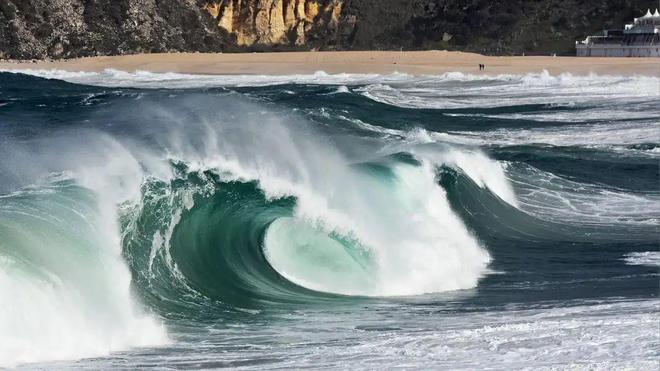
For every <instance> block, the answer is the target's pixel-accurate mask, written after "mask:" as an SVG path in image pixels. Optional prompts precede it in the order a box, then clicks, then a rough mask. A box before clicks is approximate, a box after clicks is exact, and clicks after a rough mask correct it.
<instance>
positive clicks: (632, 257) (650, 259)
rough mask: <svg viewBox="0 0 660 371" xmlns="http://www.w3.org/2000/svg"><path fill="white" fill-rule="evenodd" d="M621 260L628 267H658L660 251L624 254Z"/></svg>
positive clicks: (659, 265) (659, 264)
mask: <svg viewBox="0 0 660 371" xmlns="http://www.w3.org/2000/svg"><path fill="white" fill-rule="evenodd" d="M623 260H624V261H625V262H626V263H627V264H630V265H648V266H650V267H660V251H644V252H633V253H630V254H626V256H624V258H623Z"/></svg>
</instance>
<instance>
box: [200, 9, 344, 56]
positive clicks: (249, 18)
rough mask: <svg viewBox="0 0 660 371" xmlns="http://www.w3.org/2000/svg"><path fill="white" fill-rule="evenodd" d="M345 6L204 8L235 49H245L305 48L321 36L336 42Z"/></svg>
mask: <svg viewBox="0 0 660 371" xmlns="http://www.w3.org/2000/svg"><path fill="white" fill-rule="evenodd" d="M343 5H344V0H329V1H318V0H260V1H255V0H252V1H250V0H224V1H212V2H208V3H206V4H204V6H203V7H204V9H206V11H207V12H208V13H209V14H210V15H211V17H213V19H214V20H215V21H216V22H217V25H218V27H219V28H220V29H221V30H223V31H224V32H226V33H228V35H229V36H230V38H229V41H230V43H231V44H232V45H236V46H239V47H244V46H254V45H263V46H277V45H287V46H304V45H306V44H307V43H308V38H310V37H309V36H311V35H312V34H314V33H318V32H323V33H325V34H327V35H328V36H331V37H332V36H334V39H335V40H336V38H337V37H338V35H337V32H338V30H339V25H340V16H341V15H342V8H343ZM341 21H346V20H341ZM342 24H347V25H349V26H354V25H350V22H346V23H342Z"/></svg>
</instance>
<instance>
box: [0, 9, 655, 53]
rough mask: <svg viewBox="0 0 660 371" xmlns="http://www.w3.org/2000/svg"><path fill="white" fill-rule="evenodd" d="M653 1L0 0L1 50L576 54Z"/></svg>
mask: <svg viewBox="0 0 660 371" xmlns="http://www.w3.org/2000/svg"><path fill="white" fill-rule="evenodd" d="M654 5H656V4H655V0H547V1H545V0H544V1H541V0H0V58H15V59H32V58H36V59H41V58H48V57H50V58H69V57H78V56H91V55H110V54H128V53H149V52H172V51H200V52H219V51H237V52H240V51H278V50H356V49H396V50H399V49H404V50H418V49H450V50H466V51H477V52H482V53H489V54H513V53H522V52H526V53H528V54H530V53H539V54H547V53H553V52H554V53H558V54H562V53H572V52H573V50H574V49H573V48H574V41H575V40H576V39H579V38H582V37H584V36H585V35H588V34H593V33H594V32H597V31H598V30H600V29H602V28H607V27H612V28H616V29H620V28H621V26H622V24H623V23H624V22H626V21H630V20H631V19H632V17H633V16H638V15H639V14H641V13H640V12H641V10H642V9H646V8H648V7H653V6H654Z"/></svg>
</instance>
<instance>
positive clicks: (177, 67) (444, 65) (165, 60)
mask: <svg viewBox="0 0 660 371" xmlns="http://www.w3.org/2000/svg"><path fill="white" fill-rule="evenodd" d="M479 64H485V65H486V70H485V71H479V68H478V65H479ZM25 69H33V70H34V69H38V70H42V69H43V70H50V69H55V70H64V71H70V72H100V71H103V70H105V69H116V70H121V71H126V72H134V71H138V70H139V71H149V72H156V73H165V72H174V73H185V74H202V75H292V74H312V73H315V72H318V71H324V72H326V73H329V74H337V73H355V74H388V73H394V72H400V73H408V74H411V75H437V74H442V73H447V72H462V73H470V74H475V75H479V74H484V75H499V74H525V73H539V72H542V71H544V70H545V71H548V72H549V73H550V74H552V75H557V74H560V73H565V72H567V73H571V74H576V75H588V74H591V73H594V74H599V75H645V76H655V77H660V59H659V58H585V57H551V56H524V57H523V56H505V57H497V56H484V55H480V54H474V53H464V52H449V51H435V50H431V51H406V52H397V51H345V52H281V53H232V54H222V53H164V54H131V55H121V56H102V57H83V58H76V59H69V60H61V61H14V60H6V61H0V70H25Z"/></svg>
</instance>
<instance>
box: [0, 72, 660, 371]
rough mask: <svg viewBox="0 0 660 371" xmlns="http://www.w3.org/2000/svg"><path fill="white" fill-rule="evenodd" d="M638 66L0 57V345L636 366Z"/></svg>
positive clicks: (156, 355)
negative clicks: (274, 64) (276, 66)
mask: <svg viewBox="0 0 660 371" xmlns="http://www.w3.org/2000/svg"><path fill="white" fill-rule="evenodd" d="M659 161H660V80H659V79H658V78H653V77H643V76H629V77H617V76H597V75H591V76H573V75H570V74H563V75H558V76H553V75H550V74H548V73H540V74H529V75H501V76H490V77H485V76H473V75H465V74H460V73H452V74H445V75H439V76H418V77H415V76H410V75H405V74H392V75H349V74H342V75H328V74H325V73H316V74H313V75H296V76H279V77H276V76H199V75H198V76H195V75H182V74H154V73H147V72H134V73H127V72H120V71H115V70H106V71H104V72H100V73H71V72H63V71H36V70H25V71H22V73H10V72H0V368H1V367H17V368H18V369H22V368H25V369H35V368H37V369H60V370H61V369H111V368H112V369H127V370H128V369H130V370H132V369H142V368H168V369H207V368H221V367H228V368H238V369H259V370H261V369H297V368H320V369H389V368H393V367H399V368H404V369H483V368H487V369H507V370H508V369H535V370H538V369H541V370H543V369H567V368H568V369H656V368H657V366H658V362H660V312H659V310H660V300H659V299H658V292H659V289H660V285H659V282H660V281H659V277H660V271H659V269H660V252H659V250H658V246H659V242H660V241H659V239H660V225H659V219H660V175H659V168H660V162H659Z"/></svg>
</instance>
